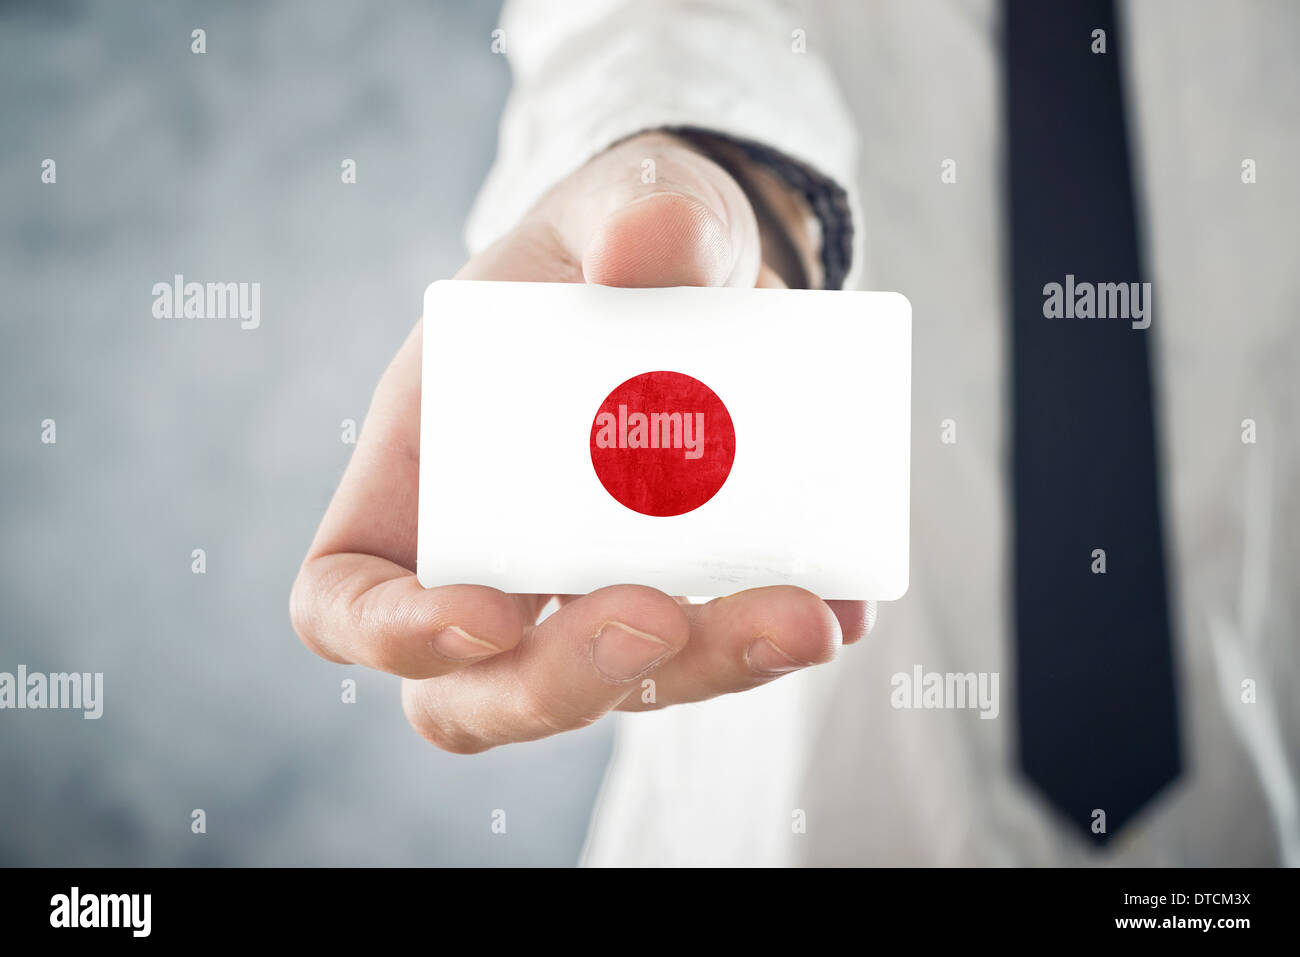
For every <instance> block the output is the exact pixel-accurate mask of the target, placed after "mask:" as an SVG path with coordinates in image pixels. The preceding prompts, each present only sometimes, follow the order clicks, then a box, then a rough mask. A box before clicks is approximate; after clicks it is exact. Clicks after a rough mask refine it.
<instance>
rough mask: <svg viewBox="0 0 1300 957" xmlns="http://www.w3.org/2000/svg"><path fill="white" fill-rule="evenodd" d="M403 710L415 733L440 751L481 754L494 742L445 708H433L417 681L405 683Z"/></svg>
mask: <svg viewBox="0 0 1300 957" xmlns="http://www.w3.org/2000/svg"><path fill="white" fill-rule="evenodd" d="M402 711H403V712H404V713H405V715H406V720H407V722H408V723H409V724H410V725H411V727H412V728H413V729H414V730H415V732H416V733H417V734H418V735H419V736H420V737H422V738H424V740H426V741H428V742H429V743H430V744H432V745H433V746H434V747H435V748H437V749H438V750H440V751H446V752H447V753H449V754H479V753H480V752H483V751H486V750H488V749H489V748H490V747H491V745H490V744H488V743H486V742H485V741H483V740H482V738H480V737H479V736H478V735H476V734H474V733H473V732H471V731H470V730H469V729H467V728H466V727H465V726H464V725H463V724H462V723H461V722H460V721H457V720H455V719H454V718H453V717H452V716H451V715H449V714H447V712H446V711H445V709H441V708H437V707H434V706H433V705H432V704H431V703H430V702H429V700H428V696H427V695H425V694H424V693H423V692H422V691H421V690H420V686H419V685H418V684H416V683H415V682H411V681H407V682H404V686H403V689H402Z"/></svg>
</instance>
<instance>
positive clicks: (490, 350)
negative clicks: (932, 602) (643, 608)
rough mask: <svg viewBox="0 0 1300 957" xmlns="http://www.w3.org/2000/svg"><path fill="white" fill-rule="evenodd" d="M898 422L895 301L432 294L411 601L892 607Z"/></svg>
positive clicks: (903, 350)
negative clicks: (430, 593) (497, 592)
mask: <svg viewBox="0 0 1300 957" xmlns="http://www.w3.org/2000/svg"><path fill="white" fill-rule="evenodd" d="M649 373H659V374H658V375H648V374H649ZM664 373H668V374H666V375H665V374H664ZM625 384H626V385H625ZM710 396H712V397H713V398H709V397H710ZM724 410H725V411H724ZM910 419H911V305H910V304H909V303H908V301H907V299H906V298H904V297H903V296H902V295H900V294H898V293H893V292H832V291H809V290H779V289H716V288H686V287H678V288H669V289H616V288H611V287H606V286H586V285H578V284H567V283H505V282H469V281H455V280H444V281H440V282H435V283H433V284H432V285H431V286H429V288H428V289H427V290H426V292H425V297H424V368H423V382H422V399H421V420H420V504H419V547H418V577H419V580H420V583H421V584H422V585H424V586H425V587H432V586H435V585H443V584H453V583H473V584H483V585H492V586H494V587H497V588H501V589H503V590H505V591H508V592H536V593H546V594H553V593H578V594H580V593H585V592H588V591H591V590H593V589H596V588H600V587H603V586H605V585H612V584H621V583H637V584H643V585H650V586H653V587H655V588H659V589H662V590H663V591H665V592H668V593H669V594H673V595H724V594H730V593H732V592H735V591H739V590H741V589H745V588H753V587H758V586H763V585H776V584H793V585H799V586H801V587H804V588H807V589H809V590H810V591H813V592H815V593H817V594H819V595H821V596H822V597H823V598H848V599H880V600H891V599H896V598H900V597H902V595H903V594H904V593H905V592H906V591H907V585H908V531H909V528H908V515H909V511H908V502H909V478H910V431H911V422H910ZM715 487H716V488H715ZM626 503H631V504H626ZM679 509H684V511H678V512H676V513H674V511H675V510H679Z"/></svg>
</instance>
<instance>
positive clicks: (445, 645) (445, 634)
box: [429, 625, 501, 661]
mask: <svg viewBox="0 0 1300 957" xmlns="http://www.w3.org/2000/svg"><path fill="white" fill-rule="evenodd" d="M429 645H430V646H431V647H432V648H433V650H434V652H435V653H437V654H438V655H440V656H441V657H443V658H446V659H447V660H448V661H469V660H471V659H473V658H486V657H487V656H488V655H494V654H496V653H497V652H499V651H500V650H501V649H500V648H498V647H497V646H496V645H494V644H492V643H491V642H488V641H484V640H483V639H482V638H475V637H474V636H473V635H471V634H470V633H469V632H467V631H466V630H465V629H464V628H457V627H456V626H455V625H449V626H447V627H446V628H444V629H443V630H442V631H440V632H438V633H437V634H436V635H434V636H433V640H431V641H430V642H429Z"/></svg>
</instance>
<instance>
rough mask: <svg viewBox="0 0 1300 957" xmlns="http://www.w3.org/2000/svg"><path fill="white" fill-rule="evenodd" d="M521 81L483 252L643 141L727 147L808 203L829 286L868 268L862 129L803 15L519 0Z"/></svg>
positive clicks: (643, 1)
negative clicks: (674, 139)
mask: <svg viewBox="0 0 1300 957" xmlns="http://www.w3.org/2000/svg"><path fill="white" fill-rule="evenodd" d="M500 29H501V34H500V41H501V43H502V44H503V46H504V52H505V55H506V57H507V58H508V60H509V62H510V66H511V70H512V73H513V76H514V85H513V89H512V91H511V94H510V96H509V99H508V100H507V103H506V107H505V111H504V113H503V115H502V119H501V128H500V133H499V139H498V149H497V157H496V161H495V163H494V164H493V166H492V169H491V171H490V172H489V174H488V177H487V180H486V181H485V183H484V185H483V188H482V190H481V191H480V193H479V196H478V198H477V200H476V202H475V204H474V208H473V210H472V211H471V214H470V218H469V221H468V223H467V226H466V243H467V245H468V246H469V249H470V251H471V252H477V251H478V250H480V249H482V248H484V247H485V246H487V245H488V244H490V243H491V242H493V241H494V240H496V239H497V238H499V237H500V236H501V235H503V234H504V233H506V232H507V231H508V230H510V229H511V228H512V227H513V226H514V225H515V224H516V223H517V222H518V221H519V220H520V218H521V217H522V216H523V215H524V214H525V213H526V212H527V211H528V210H529V209H530V208H531V207H532V206H533V204H534V203H536V202H537V200H538V199H539V198H540V197H541V195H542V194H543V193H544V192H545V191H546V190H547V189H549V188H550V187H551V186H552V185H553V184H555V183H556V182H557V181H559V180H560V179H562V178H563V177H565V176H566V175H568V174H569V173H571V172H573V171H574V170H575V169H577V168H578V167H580V166H581V165H582V164H583V163H585V162H586V161H587V160H588V159H590V158H591V157H592V156H594V155H596V154H597V153H599V152H601V151H602V150H604V149H606V148H607V147H608V146H610V145H612V144H613V143H616V142H618V141H619V140H622V139H624V138H626V137H628V136H631V135H633V134H635V133H639V132H643V131H645V130H652V129H679V130H698V131H704V132H708V133H712V134H714V135H717V136H722V137H726V138H728V139H730V140H732V141H734V142H735V143H736V144H738V145H739V146H740V147H742V148H743V149H744V151H745V152H746V154H747V156H748V157H749V158H750V159H751V160H752V161H754V162H758V163H761V164H763V165H765V166H767V167H768V168H769V169H770V170H771V171H772V172H774V173H775V174H777V175H778V176H779V177H780V178H781V179H783V180H784V181H785V182H786V183H787V184H789V186H790V187H791V188H793V189H795V190H797V191H798V192H799V193H800V194H802V196H803V197H804V199H805V201H806V202H807V204H808V207H809V209H810V210H811V211H812V213H813V214H814V215H815V216H816V218H817V221H818V225H819V227H820V234H821V259H822V266H823V273H824V277H825V282H824V284H825V286H826V287H828V288H839V287H840V286H841V285H844V284H845V283H846V282H848V281H851V279H852V278H853V275H852V274H856V273H857V272H858V269H857V266H858V259H859V258H860V257H858V256H857V255H855V253H854V247H855V245H856V244H857V243H856V241H855V230H854V223H855V221H856V220H858V219H859V218H860V217H859V216H858V215H857V210H858V209H860V206H859V204H858V202H857V196H856V192H855V189H854V187H853V183H854V180H855V175H854V174H855V168H856V163H857V155H856V143H857V137H856V130H855V129H854V124H853V120H852V117H851V115H850V113H849V111H848V109H847V107H846V106H845V104H844V101H843V99H842V98H841V96H840V92H839V90H838V89H837V87H836V84H835V82H834V80H833V78H832V76H831V73H830V71H829V70H828V69H827V67H826V65H825V64H824V63H823V62H822V61H821V60H820V59H819V58H818V57H817V56H816V55H815V54H814V53H813V52H810V51H808V50H807V49H806V43H807V38H806V36H805V35H804V27H803V25H802V18H801V17H800V15H799V13H798V11H797V9H796V8H794V7H791V6H787V5H785V4H781V3H777V2H772V0H712V2H707V3H705V2H698V0H696V2H692V0H563V2H555V0H509V2H507V4H506V6H505V8H504V10H503V12H502V17H501V22H500Z"/></svg>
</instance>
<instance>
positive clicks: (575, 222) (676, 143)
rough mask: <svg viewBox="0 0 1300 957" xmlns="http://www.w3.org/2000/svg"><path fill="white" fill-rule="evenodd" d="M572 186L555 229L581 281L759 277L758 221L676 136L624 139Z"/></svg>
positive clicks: (729, 282)
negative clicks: (563, 236) (573, 197)
mask: <svg viewBox="0 0 1300 957" xmlns="http://www.w3.org/2000/svg"><path fill="white" fill-rule="evenodd" d="M647 171H651V172H652V176H651V177H650V178H651V179H652V182H649V183H646V182H643V180H644V179H645V178H646V175H645V174H646V172H647ZM571 185H572V186H573V188H574V189H575V191H576V194H577V198H578V201H577V202H576V203H575V204H573V205H570V206H569V207H568V211H569V212H568V215H566V217H565V219H566V226H567V228H565V229H562V230H561V232H562V233H567V234H568V238H569V239H570V242H571V249H572V252H573V254H574V256H575V258H580V260H581V263H582V275H583V278H584V279H585V280H586V281H587V282H589V283H598V284H600V285H606V286H744V287H753V286H754V284H755V282H756V280H757V279H758V273H759V266H760V263H761V259H762V247H761V243H760V239H759V230H758V221H757V219H756V218H755V215H754V210H753V208H752V207H751V206H750V204H749V200H748V199H747V198H746V196H745V192H744V190H743V189H742V188H741V187H740V185H739V184H738V183H737V182H736V181H735V180H734V179H733V178H732V176H731V175H730V174H729V173H728V172H727V171H726V170H724V169H723V168H722V167H721V166H719V165H718V164H717V163H715V162H713V161H712V160H711V159H709V158H707V157H706V156H704V155H703V154H701V153H699V152H697V151H695V150H694V149H692V148H690V147H689V146H688V145H686V144H685V143H684V142H683V141H681V140H678V139H675V138H673V137H670V136H667V135H665V134H662V133H650V134H643V135H641V136H636V137H633V138H632V139H630V140H626V141H624V142H623V143H620V144H618V145H617V146H615V147H613V148H612V149H610V150H608V151H606V152H605V153H604V154H602V155H601V156H600V157H598V158H597V159H595V160H593V161H592V163H590V164H588V165H587V166H586V167H584V168H583V169H582V170H580V171H579V172H578V173H577V174H575V176H574V178H573V180H572V181H571Z"/></svg>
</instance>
